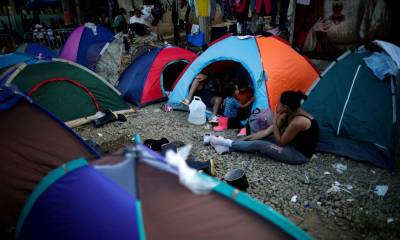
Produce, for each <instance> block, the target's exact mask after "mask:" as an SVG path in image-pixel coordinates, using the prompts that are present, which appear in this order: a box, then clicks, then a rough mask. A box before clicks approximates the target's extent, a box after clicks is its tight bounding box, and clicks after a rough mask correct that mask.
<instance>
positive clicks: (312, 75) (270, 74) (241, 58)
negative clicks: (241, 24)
mask: <svg viewBox="0 0 400 240" xmlns="http://www.w3.org/2000/svg"><path fill="white" fill-rule="evenodd" d="M282 41H283V40H281V39H279V38H277V37H263V36H259V37H252V36H245V37H237V36H230V37H227V38H224V39H222V40H221V41H218V42H216V43H214V44H213V45H211V46H210V47H209V48H208V49H207V50H206V51H205V52H204V53H202V54H201V55H200V56H199V57H198V58H197V59H196V60H195V61H193V63H192V64H191V65H190V67H189V68H188V69H187V70H186V71H185V73H184V74H183V76H182V77H181V78H180V80H179V82H178V84H177V85H176V87H175V88H174V91H173V92H172V94H171V96H170V98H169V101H168V103H169V104H170V105H172V106H178V107H179V105H180V102H181V101H182V100H183V99H185V98H186V97H187V95H188V94H189V87H190V85H191V83H192V81H193V79H194V78H195V76H196V75H197V74H199V73H200V72H201V71H202V70H204V69H206V67H207V66H209V65H211V64H213V63H216V62H221V61H234V62H237V63H240V64H241V65H242V66H243V67H244V69H245V70H246V71H247V72H248V73H249V75H250V78H251V84H252V86H253V88H254V96H255V97H256V100H255V102H254V103H253V106H252V107H253V109H255V108H259V109H266V108H271V109H272V110H274V109H275V106H276V103H277V101H278V99H279V96H280V95H281V94H282V92H284V91H287V90H302V91H303V92H307V90H308V89H309V87H311V86H312V84H313V83H314V82H315V81H316V80H317V79H318V71H317V70H316V69H315V68H314V67H313V66H312V64H310V63H309V62H308V61H307V59H305V58H304V57H302V56H301V55H300V54H298V53H297V52H296V51H294V50H293V49H291V47H290V46H289V45H287V44H285V43H284V42H282ZM275 48H276V49H275ZM227 49H229V51H227Z"/></svg>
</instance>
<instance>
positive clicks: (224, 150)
mask: <svg viewBox="0 0 400 240" xmlns="http://www.w3.org/2000/svg"><path fill="white" fill-rule="evenodd" d="M211 146H212V147H213V148H214V149H215V151H216V152H217V153H218V154H220V155H222V154H225V153H229V147H227V146H223V145H218V144H213V143H211Z"/></svg>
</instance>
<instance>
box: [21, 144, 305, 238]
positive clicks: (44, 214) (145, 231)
mask: <svg viewBox="0 0 400 240" xmlns="http://www.w3.org/2000/svg"><path fill="white" fill-rule="evenodd" d="M137 147H138V149H139V151H140V155H141V156H143V158H141V159H142V160H143V161H135V163H136V166H135V173H134V175H135V179H136V182H135V185H136V193H137V195H134V196H132V195H130V194H128V193H127V192H124V191H123V190H122V188H120V186H118V185H116V184H115V183H114V182H113V180H111V179H108V178H106V177H105V176H103V175H101V174H100V173H99V172H97V171H96V170H94V169H93V168H92V167H89V166H87V165H86V164H84V163H82V162H83V161H84V160H83V159H78V160H75V161H72V162H70V163H69V164H67V166H66V167H67V168H68V169H70V171H69V172H68V173H65V172H64V171H63V170H62V169H59V170H54V171H53V172H52V173H50V174H49V175H48V176H46V177H45V179H44V180H43V181H42V182H41V184H42V188H41V190H40V191H39V190H38V191H36V193H38V194H35V197H32V198H30V199H29V200H28V203H29V204H27V205H25V208H24V213H25V214H24V216H20V219H19V220H20V221H19V225H18V228H17V234H19V239H38V238H40V239H51V238H54V237H56V238H57V239H110V238H118V239H146V238H149V239H193V238H198V239H227V238H238V239H243V238H246V237H249V236H251V237H252V239H268V238H273V239H311V238H310V237H309V236H308V235H307V234H306V233H305V232H303V231H302V230H300V229H299V228H298V227H296V226H295V225H294V224H293V223H291V222H290V221H289V220H288V219H286V218H285V217H283V216H282V215H280V214H279V213H277V212H275V211H274V210H273V209H271V208H270V207H268V206H265V205H263V204H261V203H259V202H257V201H255V200H253V199H251V198H250V197H249V196H248V195H247V194H245V193H242V192H239V191H237V190H235V189H233V188H232V187H230V186H228V185H227V184H226V183H224V182H220V181H216V180H214V179H212V178H210V177H207V176H205V175H201V176H199V177H201V178H202V180H203V181H206V180H207V181H212V182H214V183H215V184H216V187H215V188H214V189H213V191H212V192H211V193H209V194H207V195H202V196H198V195H194V194H193V193H192V192H190V191H189V190H188V189H187V188H185V187H183V186H182V185H181V184H180V183H179V180H178V177H177V176H176V174H177V172H176V170H173V168H172V167H171V166H170V165H168V164H166V162H165V160H164V159H163V158H162V157H161V156H159V155H157V154H155V153H154V152H151V151H150V150H148V149H147V148H145V147H144V146H142V145H137ZM121 152H122V151H120V152H119V153H121ZM124 159H125V157H123V156H122V155H119V154H118V153H114V154H112V155H110V156H106V157H104V158H102V159H99V160H96V161H94V162H92V164H96V165H108V166H112V165H113V164H117V165H118V164H119V163H120V162H121V161H124ZM145 159H147V160H145ZM150 159H151V160H150ZM131 160H132V161H133V159H131ZM167 169H169V170H167ZM50 176H51V179H49V177H50ZM81 193H83V194H82V195H81ZM232 196H234V197H232ZM139 197H140V198H139ZM60 206H67V207H62V208H60ZM114 209H115V210H114ZM25 210H26V211H25ZM53 226H54V227H53ZM56 226H63V227H56ZM124 233H127V234H126V235H124ZM128 234H129V235H128ZM81 236H82V237H81Z"/></svg>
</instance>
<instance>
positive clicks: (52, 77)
mask: <svg viewBox="0 0 400 240" xmlns="http://www.w3.org/2000/svg"><path fill="white" fill-rule="evenodd" d="M6 84H7V85H11V84H15V85H17V86H18V87H19V88H20V89H21V90H23V91H25V92H26V93H27V94H28V95H30V96H31V97H32V98H33V99H34V100H35V101H36V102H37V103H38V104H39V105H41V106H42V107H43V108H45V109H47V110H48V111H49V112H51V113H53V114H54V115H56V116H57V117H59V118H60V119H61V120H63V121H71V120H75V119H78V118H82V117H87V116H90V115H93V114H95V113H96V112H97V111H104V110H106V109H110V110H112V111H118V110H125V109H129V108H130V107H129V106H128V105H127V104H126V103H125V102H124V101H123V100H122V98H121V97H120V96H119V92H118V90H116V89H115V88H114V87H112V86H111V85H110V84H108V83H107V82H106V81H105V80H104V79H102V78H101V77H100V76H98V75H97V74H95V73H94V72H92V71H90V70H88V69H86V68H83V67H81V66H80V65H78V64H75V63H72V62H68V61H65V60H61V59H53V61H51V62H44V63H37V64H34V65H22V66H20V67H19V69H17V70H16V71H15V73H14V74H12V75H11V76H10V77H9V79H8V80H7V82H6Z"/></svg>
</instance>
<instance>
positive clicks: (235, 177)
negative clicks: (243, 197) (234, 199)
mask: <svg viewBox="0 0 400 240" xmlns="http://www.w3.org/2000/svg"><path fill="white" fill-rule="evenodd" d="M223 180H225V181H226V183H228V184H229V185H231V186H232V187H235V188H237V189H239V190H240V191H244V192H245V191H246V190H247V188H248V187H249V182H248V181H247V177H246V174H245V172H244V170H243V169H241V168H236V169H233V170H231V171H229V172H227V173H226V174H225V176H224V178H223Z"/></svg>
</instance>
